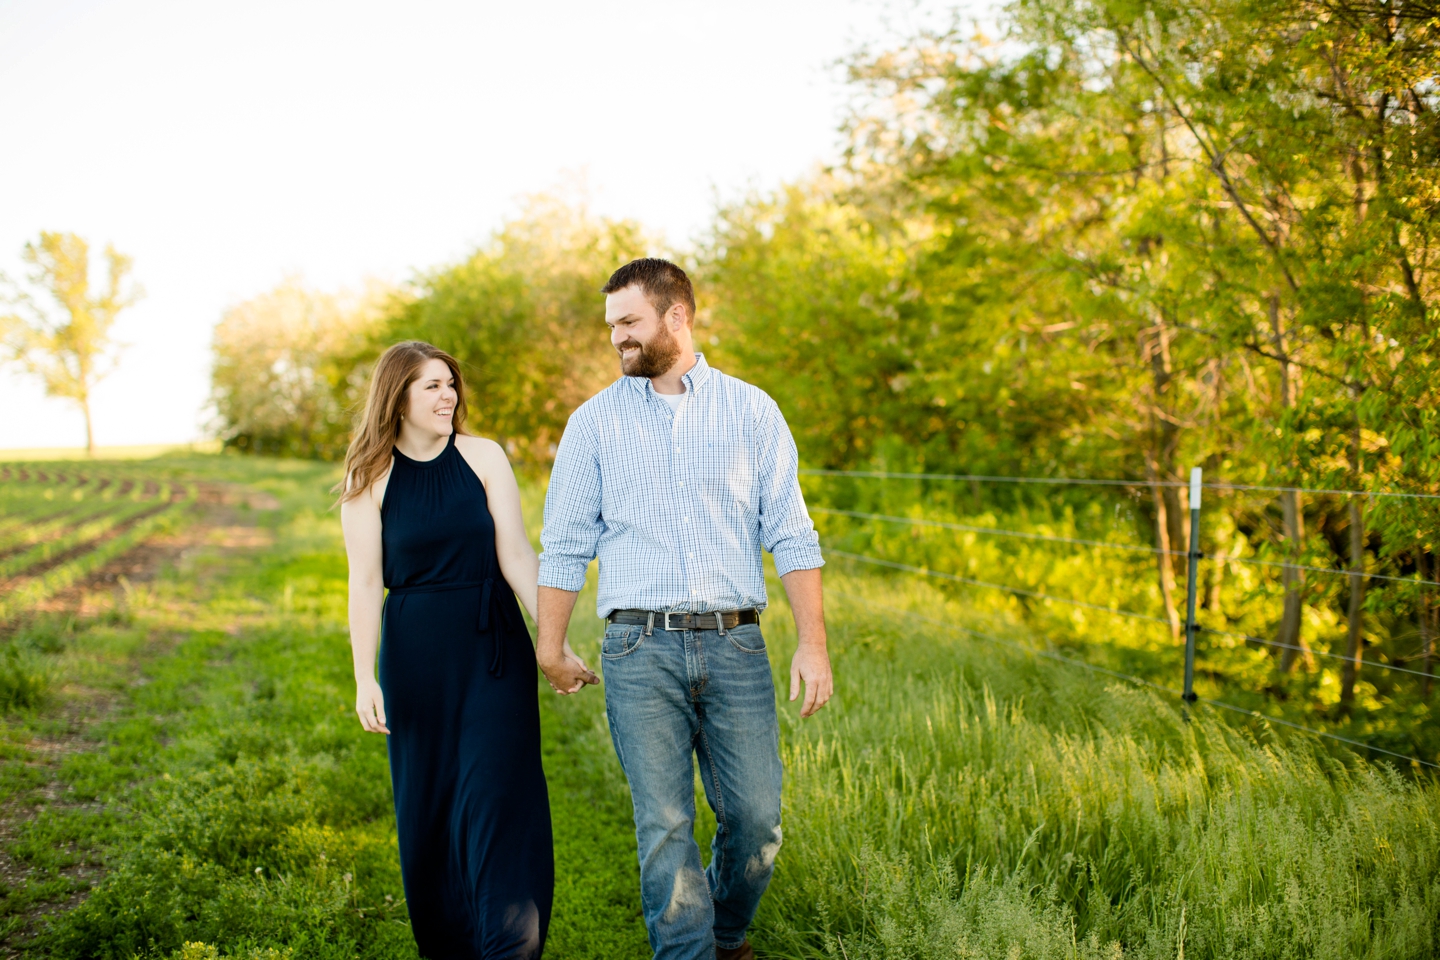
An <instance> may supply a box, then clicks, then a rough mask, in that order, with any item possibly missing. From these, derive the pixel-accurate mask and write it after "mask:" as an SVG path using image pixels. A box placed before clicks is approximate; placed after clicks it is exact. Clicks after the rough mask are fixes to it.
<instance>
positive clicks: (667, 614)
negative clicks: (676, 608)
mask: <svg viewBox="0 0 1440 960" xmlns="http://www.w3.org/2000/svg"><path fill="white" fill-rule="evenodd" d="M670 613H671V612H670V611H669V610H667V611H665V625H664V626H663V627H661V629H662V630H665V631H666V632H669V633H673V632H675V631H676V630H684V629H685V628H684V627H672V626H670ZM679 616H682V617H683V616H685V614H684V613H681V614H679Z"/></svg>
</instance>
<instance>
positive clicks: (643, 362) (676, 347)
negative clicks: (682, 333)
mask: <svg viewBox="0 0 1440 960" xmlns="http://www.w3.org/2000/svg"><path fill="white" fill-rule="evenodd" d="M631 347H639V348H640V349H639V352H637V353H636V354H635V355H634V356H631V357H629V358H627V357H626V356H625V351H626V350H628V349H629V348H631ZM615 349H616V351H617V352H618V353H619V354H620V372H621V373H623V374H625V376H627V377H658V376H660V375H661V374H663V373H664V372H665V371H666V370H669V369H670V368H671V367H673V366H675V361H676V360H677V359H678V358H679V356H680V341H679V340H677V339H675V334H673V333H671V332H670V328H669V327H668V326H666V325H665V323H664V321H661V323H660V332H659V333H657V334H655V336H653V337H651V338H650V342H649V343H647V344H642V343H641V342H640V341H638V340H634V339H631V340H626V341H625V342H624V343H622V344H620V346H618V347H616V348H615Z"/></svg>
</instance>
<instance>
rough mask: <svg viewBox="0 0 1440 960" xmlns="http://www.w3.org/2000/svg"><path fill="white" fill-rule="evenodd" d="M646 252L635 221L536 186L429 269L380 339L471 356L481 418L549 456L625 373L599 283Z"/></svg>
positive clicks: (516, 444)
mask: <svg viewBox="0 0 1440 960" xmlns="http://www.w3.org/2000/svg"><path fill="white" fill-rule="evenodd" d="M646 252H647V251H646V240H645V238H644V236H643V235H642V233H641V231H640V229H639V227H638V226H636V225H635V224H634V223H631V222H628V221H611V220H606V219H603V218H599V217H595V216H592V215H590V214H589V213H588V212H587V211H586V210H585V209H584V208H583V206H572V205H567V204H566V203H564V202H563V201H561V200H559V199H556V198H554V197H548V196H538V197H533V198H531V199H530V200H529V201H528V203H527V204H526V206H525V208H524V210H523V211H522V213H521V215H520V216H519V217H517V218H515V219H513V220H511V221H509V222H508V223H506V224H505V225H504V226H503V227H502V228H501V229H499V230H498V231H496V233H495V234H494V235H493V236H492V237H491V238H490V240H489V241H488V242H487V243H486V244H484V245H483V246H482V247H481V248H480V249H479V250H477V251H476V252H475V253H474V254H473V255H472V256H471V257H469V258H468V259H466V260H465V261H463V262H462V263H459V264H456V265H455V266H452V267H447V268H444V269H441V270H437V271H434V272H433V273H430V274H427V275H425V276H422V277H421V278H419V279H418V280H417V281H416V282H415V283H414V285H413V290H414V295H413V296H412V297H410V298H408V299H407V300H405V301H403V302H400V303H398V304H397V305H396V307H395V308H394V309H393V310H392V311H391V312H390V313H389V315H388V317H387V320H386V322H385V324H384V325H383V326H382V328H381V329H380V332H379V339H380V341H381V343H382V344H383V343H389V342H394V341H397V340H403V339H409V338H415V339H421V340H427V341H429V342H431V343H434V344H435V345H436V346H438V347H440V348H441V349H442V350H446V351H448V352H449V353H451V354H453V355H454V356H455V357H456V358H457V359H459V360H460V361H461V362H462V363H463V364H464V365H465V370H466V382H467V384H468V388H469V402H470V404H471V421H470V422H471V424H472V425H473V427H474V428H475V429H476V430H479V431H482V432H484V433H487V434H490V435H493V436H495V437H497V438H499V439H500V440H501V441H502V442H503V443H504V444H505V445H506V447H507V449H508V450H509V452H510V455H511V457H512V458H514V459H516V460H517V461H519V462H521V463H526V464H531V465H544V464H547V463H549V461H550V458H551V457H552V456H553V455H554V452H555V446H556V444H558V443H559V441H560V434H561V433H562V432H563V431H564V429H565V422H566V420H567V419H568V418H569V416H570V412H571V411H572V410H574V409H575V407H577V406H579V405H580V404H581V403H582V402H583V401H585V400H586V399H587V398H589V397H590V396H591V395H593V394H594V393H595V392H597V391H598V390H599V389H601V388H602V387H604V386H605V385H606V384H608V383H610V382H611V381H613V380H614V379H615V378H616V377H617V376H618V375H619V367H618V361H617V360H616V357H615V352H614V350H613V349H612V348H611V347H610V342H609V338H608V335H607V331H606V328H605V324H604V311H603V309H602V305H601V298H600V295H599V290H600V287H601V286H602V285H604V283H605V280H606V279H607V278H608V277H609V276H610V274H611V273H612V272H614V270H615V269H616V268H617V267H619V266H621V265H623V264H625V263H627V262H629V261H630V260H632V259H634V258H635V257H639V256H643V255H645V253H646Z"/></svg>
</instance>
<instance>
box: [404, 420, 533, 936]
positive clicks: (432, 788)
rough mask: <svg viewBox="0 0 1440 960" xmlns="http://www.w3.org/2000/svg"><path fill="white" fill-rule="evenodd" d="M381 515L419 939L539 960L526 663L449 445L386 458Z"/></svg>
mask: <svg viewBox="0 0 1440 960" xmlns="http://www.w3.org/2000/svg"><path fill="white" fill-rule="evenodd" d="M380 518H381V522H382V534H381V536H382V542H383V548H384V574H385V586H386V587H388V588H389V590H390V594H389V596H388V597H387V598H386V600H385V613H384V618H383V626H382V630H381V644H380V686H381V689H382V690H383V691H384V693H385V710H386V714H387V720H388V721H389V723H388V725H389V727H390V731H391V733H390V737H389V746H390V777H391V780H392V782H393V784H394V787H395V820H396V824H397V827H398V831H399V837H400V872H401V876H402V877H403V879H404V882H405V899H406V901H407V906H408V908H409V911H410V923H411V928H412V930H413V931H414V934H415V942H416V944H417V945H418V946H419V949H420V955H421V956H422V957H427V958H430V960H451V958H456V960H459V958H466V960H469V958H483V960H492V958H501V957H504V958H516V960H519V958H525V960H530V958H537V957H539V956H540V952H541V950H542V948H543V947H544V945H545V932H546V928H547V927H548V926H549V923H550V905H551V898H552V895H553V890H554V885H555V866H554V859H553V850H552V843H551V833H550V798H549V795H548V793H547V792H546V789H545V774H544V771H543V770H542V768H541V765H540V705H539V700H538V694H537V690H536V680H537V676H536V670H537V668H536V665H535V654H534V648H533V647H532V646H531V644H530V634H529V632H528V631H527V630H526V628H525V621H524V620H523V619H522V618H521V615H520V607H519V604H518V603H517V602H516V600H515V594H514V593H513V592H512V591H511V589H510V587H509V585H508V584H507V583H506V582H505V579H504V578H503V576H502V575H501V573H500V562H499V559H498V557H497V556H496V554H495V523H494V520H493V519H492V518H491V516H490V510H489V508H488V506H487V501H486V497H485V488H484V486H483V485H481V483H480V479H479V478H478V477H477V476H476V475H475V472H474V470H472V469H471V468H470V465H469V464H468V463H466V462H465V458H464V457H463V456H461V455H460V451H459V450H457V449H456V448H455V437H454V435H453V434H452V435H451V437H450V440H449V442H448V443H447V444H446V445H445V451H444V452H443V453H441V454H440V456H438V457H436V458H435V459H433V460H426V461H418V460H411V459H410V458H409V457H407V456H405V455H404V454H403V453H401V452H400V451H399V450H396V451H395V462H394V467H393V468H392V469H391V471H390V481H389V484H388V486H387V487H386V490H385V499H384V502H383V503H382V504H381V507H380Z"/></svg>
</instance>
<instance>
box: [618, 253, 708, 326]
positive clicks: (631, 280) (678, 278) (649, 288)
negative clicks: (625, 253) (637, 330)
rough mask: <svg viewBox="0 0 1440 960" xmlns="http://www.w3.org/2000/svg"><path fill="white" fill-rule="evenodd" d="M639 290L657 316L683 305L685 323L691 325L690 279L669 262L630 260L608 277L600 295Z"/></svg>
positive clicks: (693, 307) (693, 303) (693, 310)
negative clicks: (630, 289) (676, 305)
mask: <svg viewBox="0 0 1440 960" xmlns="http://www.w3.org/2000/svg"><path fill="white" fill-rule="evenodd" d="M632 286H635V287H639V288H640V292H641V293H643V294H645V299H646V300H649V301H650V305H651V306H652V307H654V308H655V312H656V313H658V314H659V315H660V316H662V317H663V316H665V313H666V311H668V310H669V309H670V308H671V307H673V306H674V305H675V304H677V303H683V304H685V321H686V322H687V323H694V322H695V288H694V287H692V286H691V285H690V278H689V277H687V276H686V275H685V271H684V270H681V269H680V268H679V267H677V266H675V264H673V263H671V262H670V261H669V260H661V259H660V258H659V257H641V258H640V259H639V260H631V261H630V262H629V263H627V264H625V266H623V267H621V268H620V269H619V270H616V271H615V272H614V273H612V274H610V279H609V280H607V281H605V286H603V287H601V288H600V292H601V293H618V292H619V291H621V290H624V289H625V288H626V287H632Z"/></svg>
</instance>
